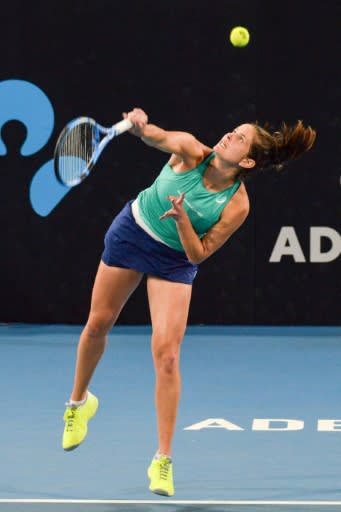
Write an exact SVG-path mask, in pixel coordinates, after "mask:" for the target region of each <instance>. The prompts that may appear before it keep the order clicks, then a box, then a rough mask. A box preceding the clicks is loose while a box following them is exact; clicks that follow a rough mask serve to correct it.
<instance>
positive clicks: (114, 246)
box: [102, 201, 198, 284]
mask: <svg viewBox="0 0 341 512" xmlns="http://www.w3.org/2000/svg"><path fill="white" fill-rule="evenodd" d="M132 202H133V201H128V203H127V204H126V205H125V206H124V208H123V209H122V210H121V211H120V213H119V214H118V215H117V216H116V217H115V218H114V220H113V222H112V224H111V226H110V227H109V229H108V231H107V232H106V234H105V237H104V251H103V254H102V261H103V262H104V263H105V264H106V265H109V266H111V267H121V268H130V269H133V270H136V271H138V272H142V273H143V274H147V275H151V276H156V277H160V278H161V279H166V280H167V281H174V282H176V283H185V284H192V282H193V280H194V278H195V276H196V274H197V271H198V266H197V265H194V264H193V263H191V262H190V261H188V259H187V256H186V254H185V253H184V252H181V251H177V250H176V249H172V248H171V247H168V246H167V245H165V244H163V243H162V242H158V241H157V240H154V238H152V237H151V236H149V235H148V233H146V232H145V231H144V230H143V229H142V228H141V227H140V226H139V225H138V224H136V222H135V219H134V217H133V214H132V211H131V204H132Z"/></svg>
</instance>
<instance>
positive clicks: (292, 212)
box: [0, 0, 341, 324]
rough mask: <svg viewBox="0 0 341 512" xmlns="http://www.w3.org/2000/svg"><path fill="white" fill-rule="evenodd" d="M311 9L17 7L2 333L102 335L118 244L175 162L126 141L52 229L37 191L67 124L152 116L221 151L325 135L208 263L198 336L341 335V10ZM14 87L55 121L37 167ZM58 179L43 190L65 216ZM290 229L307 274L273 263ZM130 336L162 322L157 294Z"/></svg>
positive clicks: (288, 258)
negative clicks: (238, 131)
mask: <svg viewBox="0 0 341 512" xmlns="http://www.w3.org/2000/svg"><path fill="white" fill-rule="evenodd" d="M296 4H297V2H286V3H284V4H281V9H280V10H277V11H276V9H278V7H276V6H277V5H278V4H276V3H274V2H269V3H268V2H261V1H253V0H246V1H244V2H239V1H238V2H237V1H234V0H233V1H232V0H227V1H226V2H221V1H220V0H210V1H196V2H194V1H193V0H185V1H183V0H175V1H174V0H173V2H158V3H156V2H151V1H147V0H131V1H130V2H118V1H116V0H98V1H97V2H89V1H86V0H78V1H76V0H74V1H72V2H70V1H66V0H65V1H62V0H59V1H58V2H56V1H49V2H48V3H46V4H42V3H40V2H39V3H38V2H37V5H36V7H35V8H34V7H32V3H27V2H24V1H23V0H22V1H12V2H11V3H8V4H7V5H6V6H3V8H2V21H3V26H2V31H1V33H0V39H1V42H2V47H3V48H6V49H7V51H6V52H3V61H2V76H1V80H2V81H3V82H0V107H1V106H2V108H3V109H5V110H6V108H7V107H8V101H11V102H12V103H13V116H12V118H11V116H10V115H9V117H8V120H7V122H3V124H2V129H1V136H2V140H3V141H4V143H5V145H6V148H7V153H6V154H3V155H0V165H1V175H2V187H1V209H0V225H1V232H2V251H1V254H0V265H1V281H2V292H3V293H2V299H1V314H0V320H1V321H4V322H14V321H16V322H57V323H59V322H60V323H83V322H84V321H85V320H86V317H87V313H88V309H89V301H90V293H91V287H92V283H93V279H94V276H95V273H96V269H97V265H98V262H99V259H100V255H101V252H102V248H103V236H104V233H105V231H106V229H107V227H108V226H109V224H110V222H111V220H112V217H113V216H114V215H115V214H116V213H117V212H118V211H119V210H120V208H121V207H122V206H123V205H124V204H125V202H126V201H127V200H128V199H130V198H132V197H134V196H135V195H136V194H137V193H138V192H139V190H141V189H142V188H144V187H146V186H148V185H149V184H150V183H151V181H152V180H153V178H154V177H155V176H156V175H157V173H158V172H159V170H160V168H161V166H162V165H163V164H164V162H165V161H166V158H167V155H165V154H163V153H160V152H158V151H156V150H154V149H152V148H149V147H147V146H145V145H144V144H143V143H142V142H141V141H139V140H138V139H136V138H134V137H132V136H130V135H129V134H124V135H122V136H121V137H120V138H118V139H115V140H114V141H113V142H112V143H111V145H110V146H108V147H107V149H106V150H105V153H104V154H103V155H102V156H101V158H100V160H99V162H98V164H97V165H96V169H95V171H94V172H93V174H92V175H91V176H90V177H89V178H88V179H87V180H86V181H85V182H84V183H83V184H82V185H81V186H79V187H77V188H75V189H73V190H71V191H70V192H69V193H67V194H66V195H65V197H63V198H62V199H61V200H60V201H59V202H57V203H56V205H55V207H54V208H52V209H51V211H49V212H48V214H44V215H42V214H41V212H40V213H39V212H37V208H35V207H36V204H32V201H33V199H32V197H33V195H32V193H31V191H32V189H33V185H34V184H35V183H36V182H35V181H34V180H35V177H36V176H50V174H49V172H50V171H51V165H52V155H53V148H54V144H55V141H56V139H57V136H58V133H59V132H60V130H61V129H62V127H63V126H64V124H65V123H66V122H67V121H69V120H70V119H72V118H74V117H76V116H78V115H88V116H91V117H94V118H95V119H97V120H98V121H99V122H101V124H103V125H110V124H111V123H113V122H116V121H118V120H119V119H120V118H121V114H122V111H126V110H129V109H131V108H132V107H134V106H140V107H142V108H144V109H145V110H146V111H147V112H148V114H149V116H150V120H151V121H152V122H154V123H156V124H160V125H161V126H163V127H165V128H169V129H180V130H186V131H190V132H192V133H193V134H195V135H196V136H197V137H198V138H199V139H201V140H202V141H203V142H205V143H206V144H208V145H214V143H215V142H216V140H218V139H219V138H220V137H221V135H222V134H224V133H225V132H226V131H228V130H230V129H232V128H234V127H235V126H236V125H238V124H239V123H242V122H247V121H254V120H259V121H261V122H263V121H272V122H273V123H274V125H275V126H276V124H277V125H278V124H279V123H280V122H281V121H287V122H294V121H296V119H303V120H304V121H305V122H306V123H310V124H312V125H313V126H314V127H316V128H317V130H318V139H317V143H316V146H315V148H314V149H313V150H312V151H311V153H310V154H308V155H306V157H305V158H304V159H302V160H300V161H298V162H296V163H295V164H294V165H292V166H290V167H289V168H288V169H287V170H286V171H285V172H283V174H278V175H276V174H275V173H272V174H269V175H264V176H258V177H256V178H255V179H254V180H251V181H250V182H249V183H248V184H247V187H248V191H249V193H250V199H251V213H250V215H249V217H248V219H247V221H246V223H245V224H244V225H243V226H242V228H241V229H240V230H239V231H238V232H237V233H235V234H234V235H233V237H232V238H231V240H230V242H229V243H227V244H226V245H225V246H224V247H223V248H222V249H221V250H220V251H218V252H217V253H216V254H215V255H213V256H212V257H211V258H210V259H209V260H207V261H206V262H205V263H203V264H202V266H201V269H200V271H199V274H198V277H197V279H196V282H195V286H194V291H193V302H192V308H191V312H190V323H195V324H198V323H205V324H210V323H211V324H276V323H282V324H339V323H340V305H339V296H340V285H339V284H338V283H339V281H340V279H339V276H340V251H339V254H337V247H340V244H341V242H340V235H339V233H340V213H341V212H340V192H341V190H340V169H341V166H340V160H341V158H340V148H339V133H340V118H339V112H340V83H341V81H340V70H339V68H340V66H339V56H340V49H341V48H340V38H341V36H340V31H339V20H340V14H341V12H340V2H338V1H336V0H335V1H334V2H331V1H328V0H326V1H325V2H323V5H318V6H315V7H312V6H311V4H310V2H306V1H303V2H300V3H299V7H297V5H296ZM33 5H34V3H33ZM275 7H276V9H275ZM239 24H242V25H245V26H247V27H248V28H249V29H250V32H251V42H250V44H249V46H248V47H247V48H244V49H236V48H233V47H232V46H231V45H230V43H229V42H228V33H229V30H230V29H231V28H232V27H233V26H235V25H239ZM10 80H15V81H20V82H21V83H22V84H33V85H34V86H36V87H37V88H39V90H41V91H42V93H43V94H44V95H45V96H46V98H48V100H49V101H50V103H51V106H52V109H53V114H54V118H53V127H52V132H51V135H50V136H49V138H48V139H47V140H46V141H45V143H44V144H41V147H40V148H39V149H38V150H37V151H35V152H34V153H31V154H29V155H26V156H23V155H21V154H20V149H21V148H22V146H23V143H24V141H25V138H26V136H27V131H30V130H31V127H28V126H27V124H25V123H23V122H22V120H21V122H20V120H18V118H16V117H15V114H16V115H17V114H18V111H20V112H21V110H20V109H23V108H24V107H23V106H22V105H21V103H20V102H22V101H23V99H22V96H20V95H19V96H18V95H17V96H15V95H14V94H13V96H12V97H10V98H9V99H8V98H5V96H4V95H2V96H1V94H2V90H1V84H4V85H6V83H7V82H6V81H10ZM25 105H26V107H27V108H28V107H29V106H30V104H29V101H26V103H25ZM26 107H25V108H26ZM0 111H1V108H0ZM25 112H26V111H25ZM0 115H1V112H0ZM28 115H29V116H30V115H31V117H32V123H33V124H34V123H36V125H37V128H36V129H37V130H38V128H39V130H40V131H43V129H44V128H46V127H45V125H44V123H45V124H46V122H47V121H46V120H47V117H46V115H45V114H44V115H45V117H42V114H41V112H40V113H39V111H38V109H37V108H36V107H35V103H34V102H33V103H32V104H31V110H29V114H28ZM16 119H17V120H16ZM39 123H40V124H39ZM38 125H39V126H38ZM32 130H33V128H32ZM44 169H45V170H46V172H45V171H44ZM39 173H40V174H39ZM51 179H52V178H49V180H47V182H46V186H45V188H44V187H41V188H40V189H39V193H40V194H42V196H44V199H46V201H47V203H48V202H49V201H50V203H49V204H51V201H52V202H53V198H52V199H51V198H50V196H49V194H52V192H53V190H54V189H53V186H52V184H51V183H52V182H51ZM54 193H55V192H54ZM35 200H37V198H35ZM54 200H55V199H54ZM288 226H289V227H291V228H292V229H291V233H294V235H292V236H293V237H294V238H295V237H296V238H295V240H297V243H298V244H299V246H300V248H301V250H302V253H303V254H304V258H305V261H304V262H297V261H295V258H294V257H293V256H292V255H285V256H282V257H281V259H280V261H278V262H271V261H270V257H271V254H272V253H273V249H274V246H275V244H276V240H277V239H278V236H279V233H280V232H281V230H282V228H283V227H288ZM314 227H325V228H327V229H329V230H332V231H327V232H328V233H331V232H332V233H333V236H334V238H333V240H330V239H329V238H328V237H326V236H325V237H324V238H323V240H322V241H321V244H322V245H321V248H320V249H321V252H328V251H331V249H333V251H334V252H335V254H336V256H335V257H334V258H333V260H331V261H326V262H312V261H310V234H311V229H312V228H314ZM335 233H336V234H335ZM337 235H339V238H337ZM322 242H323V243H322ZM290 243H293V241H292V239H290V240H289V241H288V242H287V245H288V244H290ZM315 245H316V244H315ZM331 245H333V248H331ZM335 246H337V247H335ZM315 254H316V248H315ZM119 322H120V323H122V324H143V323H147V322H149V313H148V306H147V302H146V298H145V284H142V285H141V287H140V288H139V289H138V290H137V291H136V292H135V294H134V295H133V297H132V298H131V299H130V301H129V303H128V304H127V306H126V308H125V309H124V311H123V312H122V314H121V316H120V319H119Z"/></svg>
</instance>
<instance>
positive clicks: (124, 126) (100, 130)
mask: <svg viewBox="0 0 341 512" xmlns="http://www.w3.org/2000/svg"><path fill="white" fill-rule="evenodd" d="M81 124H89V125H91V126H92V127H93V128H94V129H95V137H96V139H98V140H99V137H100V135H104V137H103V138H102V140H101V141H99V142H97V141H96V145H95V148H94V151H93V153H92V155H91V158H90V159H89V161H88V162H87V164H86V165H85V167H84V170H83V171H82V173H81V174H80V176H79V178H77V179H76V178H75V179H74V180H73V181H72V182H71V181H70V182H68V183H67V182H65V181H64V180H63V179H62V177H61V175H60V172H59V149H60V147H61V145H62V143H63V141H64V140H65V137H67V136H68V134H69V133H70V132H71V131H72V130H73V129H74V128H75V127H76V126H80V125H81ZM132 126H133V123H132V122H131V121H130V120H129V119H122V121H119V122H117V123H115V124H114V125H112V126H111V127H109V128H107V127H105V126H102V125H101V124H99V123H97V121H95V119H93V118H91V117H87V116H79V117H76V118H75V119H73V120H72V121H70V122H69V123H67V125H66V126H65V127H64V128H63V130H62V131H61V133H60V135H59V137H58V139H57V142H56V145H55V149H54V154H53V159H54V171H55V175H56V178H57V180H58V181H59V183H61V184H62V185H65V186H66V187H68V188H70V187H74V186H76V185H79V184H80V183H82V182H83V181H84V179H85V178H87V177H88V176H89V174H90V172H91V170H92V169H93V167H94V165H95V164H96V162H97V160H98V158H99V156H100V155H101V153H102V152H103V150H104V148H105V147H106V146H107V144H108V143H109V142H110V141H111V140H112V139H113V138H114V137H117V136H118V135H121V134H122V133H124V132H126V131H128V130H130V129H131V128H132Z"/></svg>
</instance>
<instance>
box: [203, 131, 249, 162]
mask: <svg viewBox="0 0 341 512" xmlns="http://www.w3.org/2000/svg"><path fill="white" fill-rule="evenodd" d="M255 135H256V130H255V128H254V127H253V126H252V125H251V124H241V125H240V126H237V128H235V129H234V130H233V131H232V132H228V133H226V134H225V135H224V136H223V137H222V138H221V139H220V141H219V142H218V143H217V144H216V145H215V146H214V148H213V150H214V152H215V153H216V154H217V155H218V156H219V157H220V158H221V159H222V160H224V161H226V162H229V163H231V164H235V165H238V164H239V162H241V161H242V160H243V158H246V157H247V155H248V153H249V151H250V147H251V145H252V142H253V140H254V137H255Z"/></svg>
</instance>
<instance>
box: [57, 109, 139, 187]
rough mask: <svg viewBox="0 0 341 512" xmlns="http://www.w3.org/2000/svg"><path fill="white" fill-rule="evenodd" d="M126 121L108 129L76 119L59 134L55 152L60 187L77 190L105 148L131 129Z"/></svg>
mask: <svg viewBox="0 0 341 512" xmlns="http://www.w3.org/2000/svg"><path fill="white" fill-rule="evenodd" d="M132 126H133V124H132V122H131V121H130V120H129V119H123V120H122V121H119V122H118V123H116V124H114V125H113V126H111V127H110V128H105V127H104V126H101V125H100V124H99V123H97V122H96V121H95V120H94V119H91V117H77V118H76V119H74V120H72V121H70V122H69V123H68V124H67V125H66V126H65V127H64V128H63V130H62V132H61V133H60V135H59V137H58V140H57V143H56V146H55V150H54V170H55V173H56V177H57V179H58V181H59V182H60V183H62V184H63V185H66V186H67V187H74V186H76V185H79V184H80V183H82V181H83V180H84V179H85V178H86V177H87V176H89V174H90V171H91V169H93V167H94V165H95V164H96V162H97V160H98V158H99V156H100V154H101V153H102V151H103V150H104V148H105V147H106V145H107V144H108V143H109V142H110V141H111V140H112V139H113V138H114V137H117V135H120V134H121V133H124V132H126V131H127V130H130V128H132Z"/></svg>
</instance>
